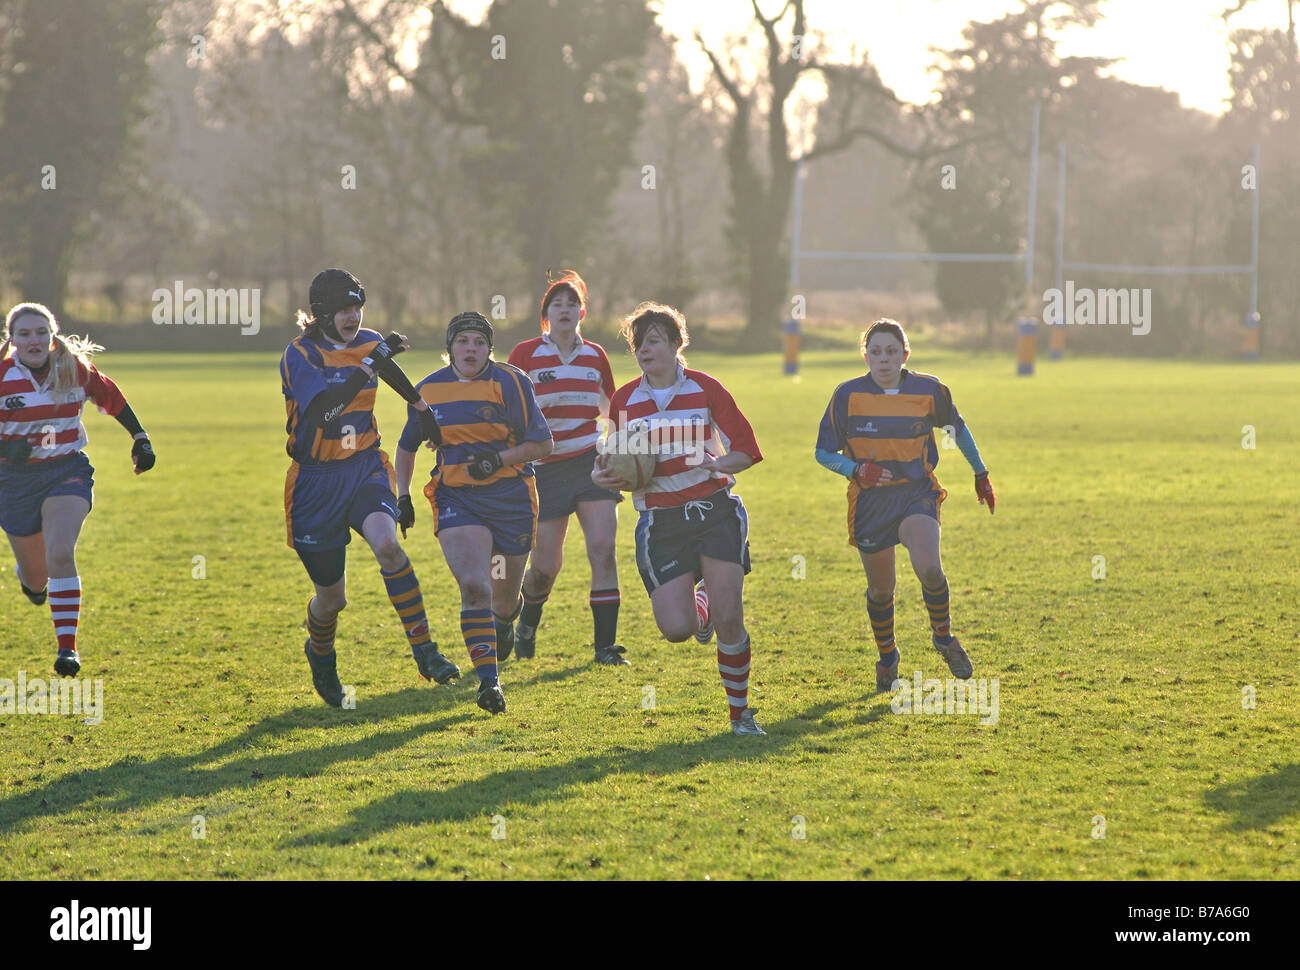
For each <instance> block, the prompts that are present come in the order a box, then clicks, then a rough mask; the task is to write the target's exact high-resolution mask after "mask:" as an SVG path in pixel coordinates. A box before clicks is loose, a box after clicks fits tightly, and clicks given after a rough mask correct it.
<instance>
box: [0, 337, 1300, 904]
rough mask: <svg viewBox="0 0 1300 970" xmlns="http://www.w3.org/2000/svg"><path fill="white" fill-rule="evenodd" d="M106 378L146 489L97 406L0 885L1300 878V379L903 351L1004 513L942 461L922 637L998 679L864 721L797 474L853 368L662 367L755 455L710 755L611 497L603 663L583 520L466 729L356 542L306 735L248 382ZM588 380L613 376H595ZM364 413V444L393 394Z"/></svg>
mask: <svg viewBox="0 0 1300 970" xmlns="http://www.w3.org/2000/svg"><path fill="white" fill-rule="evenodd" d="M100 363H101V365H102V367H103V368H104V369H105V371H106V372H107V373H108V374H109V375H110V376H112V377H113V378H115V379H116V380H117V381H118V383H119V384H120V385H121V386H122V387H123V389H124V390H125V391H126V393H127V395H128V397H129V398H130V399H131V401H132V403H133V405H134V407H135V409H136V411H137V413H138V414H140V416H141V417H142V419H143V420H144V423H145V426H146V427H148V428H149V429H150V431H151V433H152V435H153V437H154V441H155V445H156V448H157V451H158V455H159V463H158V467H157V468H156V469H155V470H154V471H153V472H151V473H149V474H148V475H145V476H141V477H138V478H137V477H134V476H132V475H131V474H130V462H129V458H128V452H129V447H128V440H127V436H126V435H125V434H124V433H123V432H122V431H121V429H120V428H119V427H118V426H117V425H116V423H115V422H113V421H111V420H109V419H107V418H104V417H103V416H101V415H98V414H96V413H94V412H93V409H90V413H89V414H88V415H87V418H86V420H87V425H88V428H89V432H90V436H91V445H90V448H89V449H88V453H89V455H90V458H91V461H92V463H93V464H94V465H95V466H96V468H97V472H96V479H97V481H96V490H95V492H96V499H97V503H98V504H97V506H96V508H95V510H94V512H93V513H92V514H91V516H90V518H89V519H88V521H87V526H86V529H85V531H84V533H83V536H82V540H81V544H80V546H79V566H80V571H81V574H82V577H83V582H84V586H85V605H84V607H83V609H84V612H83V620H82V626H81V647H82V657H83V664H84V669H83V678H84V679H87V680H93V679H95V678H101V679H102V681H103V687H104V717H103V721H102V723H99V724H87V723H85V720H86V719H85V718H82V717H78V716H74V715H67V716H49V715H46V716H40V715H34V714H27V715H18V714H0V747H2V748H3V751H4V752H5V757H4V758H3V759H0V849H2V850H3V853H4V858H5V860H6V876H7V877H9V878H23V879H32V878H51V877H52V878H59V879H63V878H128V879H136V878H164V879H208V878H240V879H249V878H274V877H280V878H293V879H300V878H394V877H401V878H407V877H417V878H424V877H432V878H444V879H459V878H474V879H502V878H566V879H567V878H582V879H610V878H619V879H624V878H679V879H702V878H706V877H708V878H711V879H746V878H756V879H805V878H831V879H839V878H848V879H856V878H873V879H916V878H945V879H946V878H994V879H1040V878H1065V879H1074V878H1079V879H1144V878H1152V879H1178V878H1191V879H1204V878H1216V877H1219V878H1232V879H1239V878H1263V879H1295V878H1297V877H1298V876H1300V864H1298V863H1297V858H1298V856H1297V851H1296V849H1297V840H1298V839H1300V755H1297V752H1296V746H1295V739H1296V737H1297V735H1298V734H1300V676H1297V671H1296V667H1297V648H1298V647H1300V552H1297V549H1298V548H1300V541H1298V536H1300V528H1298V526H1300V512H1298V511H1297V509H1298V508H1300V502H1298V501H1297V500H1298V499H1300V485H1298V484H1297V476H1296V471H1295V459H1294V446H1295V444H1296V441H1297V435H1298V432H1300V418H1297V412H1298V410H1300V409H1298V408H1297V405H1300V391H1298V390H1297V388H1300V366H1297V365H1295V364H1269V363H1261V364H1257V365H1245V364H1231V363H1225V364H1207V363H1188V362H1140V363H1139V362H1127V361H1122V360H1069V361H1065V362H1061V363H1048V362H1041V363H1040V365H1039V374H1038V376H1036V377H1034V378H1032V379H1025V378H1019V379H1018V378H1016V377H1014V376H1013V371H1014V362H1013V361H1011V360H1009V359H1007V358H1005V357H993V356H982V357H981V356H971V355H954V354H943V355H936V354H931V355H927V354H926V353H925V352H924V348H922V349H921V350H920V351H919V352H918V353H916V354H915V355H914V358H913V361H912V364H913V365H914V366H915V368H916V369H917V370H921V371H925V372H931V373H936V374H938V375H939V376H940V377H941V378H942V379H943V380H944V381H945V383H947V384H948V385H949V387H951V388H952V389H953V393H954V399H955V401H956V403H957V405H958V407H959V409H960V410H961V411H962V413H963V415H964V417H965V418H966V419H967V421H968V422H969V423H970V425H971V427H972V429H973V431H974V433H975V436H976V438H977V440H978V442H979V444H980V447H981V450H982V452H983V454H984V457H985V460H986V461H987V463H988V465H989V467H990V469H991V471H992V479H993V482H994V484H995V486H996V488H997V493H998V505H997V514H996V515H995V516H993V517H992V518H990V516H989V515H988V512H987V511H986V510H985V509H984V508H982V507H981V506H979V505H978V504H977V503H976V501H975V498H974V495H973V490H972V486H971V474H970V470H969V468H968V467H967V466H966V464H965V462H964V461H963V460H962V458H961V456H960V454H959V453H958V452H957V451H955V450H952V451H944V452H942V455H943V460H942V462H941V464H940V466H939V469H938V473H939V477H940V479H941V480H942V481H943V482H944V483H945V485H946V486H947V487H948V489H949V491H950V497H949V500H948V502H947V503H946V504H945V506H944V509H943V526H944V541H943V551H944V566H945V569H946V572H947V574H948V577H949V582H950V585H951V588H952V593H953V620H954V630H955V632H957V633H958V634H959V635H960V636H961V638H962V641H963V643H964V644H965V645H966V647H967V649H968V651H969V652H970V654H971V656H972V658H973V660H974V662H975V676H976V678H986V679H988V680H990V681H992V680H993V679H996V682H997V686H998V690H999V694H998V699H999V704H998V717H997V720H996V723H987V724H982V723H981V719H980V717H979V716H978V715H975V714H951V715H942V714H931V715H926V714H903V713H896V712H895V711H893V710H891V705H890V698H889V697H888V696H877V695H876V694H875V693H874V676H873V657H874V649H868V648H867V646H866V644H867V640H868V638H869V628H868V627H867V623H866V615H865V609H864V603H863V588H864V580H863V576H862V572H861V567H860V565H859V563H858V560H857V556H856V554H855V553H854V551H853V550H852V549H851V548H850V547H849V546H848V545H847V543H846V537H845V534H844V528H845V527H844V518H845V503H844V491H845V489H844V483H843V481H842V480H840V479H837V478H836V477H834V476H832V475H831V474H830V473H829V472H826V471H825V470H824V469H822V468H820V467H819V466H818V465H816V463H815V462H814V461H813V458H812V449H813V443H814V440H815V437H816V431H817V423H818V421H819V419H820V417H821V414H822V412H823V410H824V408H825V406H826V402H827V400H828V399H829V397H830V394H831V391H832V390H833V388H834V387H835V385H836V384H837V383H839V382H840V381H843V380H846V379H848V378H850V377H852V376H855V375H856V374H858V373H860V372H861V367H860V363H861V362H860V360H859V361H858V365H859V366H855V363H854V358H853V357H852V355H851V354H839V355H827V354H816V355H810V356H808V357H807V358H806V359H805V360H804V362H803V370H802V374H801V377H800V380H799V381H798V382H797V383H793V382H791V381H790V380H789V379H780V378H776V377H774V376H773V375H775V374H777V373H778V372H779V362H778V360H777V359H776V357H775V356H761V357H752V358H745V359H740V360H734V359H733V360H724V359H721V358H718V357H713V356H709V355H705V354H700V355H698V356H694V357H692V360H691V363H692V366H695V367H699V368H702V369H704V370H707V371H709V372H711V373H713V374H715V375H716V376H717V377H719V378H720V379H721V380H723V382H724V383H726V384H727V385H728V386H729V387H730V388H731V389H732V390H733V392H734V393H735V396H736V398H737V400H738V401H739V402H740V404H741V407H742V408H743V409H744V410H745V412H746V413H747V414H748V415H749V417H750V419H751V421H752V423H753V425H754V427H755V431H756V433H757V436H758V440H759V443H760V445H761V446H762V448H763V450H764V452H765V454H766V461H764V462H763V463H762V464H760V465H758V466H757V467H755V468H754V469H752V470H750V471H748V472H745V473H743V474H742V475H741V476H740V481H739V486H738V489H737V490H738V492H739V493H740V494H741V495H742V496H743V498H744V500H745V503H746V505H747V507H748V509H749V514H750V523H751V535H750V541H751V547H752V556H753V564H754V569H753V572H752V573H751V575H750V577H749V579H748V582H747V585H746V610H747V620H748V625H749V629H750V631H751V634H752V638H753V644H754V661H753V674H752V680H751V685H752V694H751V703H752V705H753V706H754V707H755V709H756V710H757V711H758V720H759V722H760V723H761V724H763V725H764V727H765V728H766V730H767V731H768V735H769V736H768V737H767V738H736V737H733V736H732V735H731V734H730V733H729V732H728V731H727V721H726V704H725V700H724V696H723V692H722V688H721V685H720V682H719V679H718V675H717V670H716V665H715V660H714V652H713V648H712V647H711V646H710V647H700V646H699V645H697V644H696V643H694V641H690V642H688V643H686V644H677V645H674V644H669V643H667V642H665V641H663V640H661V639H659V637H658V636H657V634H656V631H655V629H654V625H653V621H652V619H651V616H650V611H649V603H648V601H647V599H646V597H645V595H644V591H643V590H642V588H641V584H640V580H639V578H638V577H637V575H636V572H635V568H634V564H633V559H632V551H631V550H632V524H633V522H634V517H633V514H632V513H631V511H630V506H629V505H625V506H624V510H623V512H622V515H621V528H620V534H619V547H620V559H619V566H620V570H621V575H622V586H623V593H624V599H623V610H622V618H621V627H620V640H621V642H623V643H624V644H626V645H627V647H628V650H629V654H628V656H629V658H630V659H631V661H632V664H633V666H632V667H630V668H626V667H625V668H619V669H611V668H605V667H599V668H597V667H592V666H589V660H590V656H591V648H590V645H589V644H590V638H591V623H590V613H589V611H588V608H587V602H586V593H585V591H586V588H587V581H588V573H587V570H586V560H585V556H584V554H583V551H582V546H581V536H580V533H579V532H578V530H577V527H576V525H575V526H574V527H573V528H572V529H571V532H570V543H569V547H568V562H567V565H566V568H565V570H564V572H563V573H562V574H561V576H560V580H559V583H558V585H557V588H556V591H555V593H554V594H553V595H552V597H551V600H550V604H549V605H548V607H547V610H546V614H545V618H544V624H543V627H542V631H541V633H540V635H539V639H538V656H537V659H536V660H534V661H523V662H521V661H518V660H515V659H511V660H510V661H508V662H507V663H506V664H505V665H504V668H503V671H502V683H503V685H504V687H505V691H506V696H507V699H508V702H509V705H510V710H509V713H508V714H506V715H505V716H502V717H497V718H490V717H488V716H487V715H486V714H484V713H483V712H481V711H480V710H479V709H478V708H477V707H475V705H474V695H473V689H472V687H471V686H470V685H469V683H468V682H467V683H466V684H465V685H464V686H461V687H457V688H445V687H433V686H430V685H428V684H425V683H424V682H422V681H419V680H418V679H417V677H416V671H415V666H414V664H413V662H412V661H411V659H410V654H409V651H408V649H407V647H406V645H405V642H404V639H403V638H402V635H401V631H400V627H399V626H398V625H397V623H396V621H395V618H394V616H393V614H392V610H391V607H390V606H389V605H388V602H387V600H386V599H385V597H384V595H383V588H382V585H381V583H380V580H379V576H378V570H377V567H376V566H375V564H374V560H373V558H372V557H371V556H370V555H369V553H368V551H367V550H366V549H365V547H364V545H363V544H361V543H360V541H359V540H357V541H354V542H353V545H352V547H351V549H352V556H351V561H350V566H351V568H350V570H349V575H350V583H349V598H350V601H351V605H350V606H349V608H348V609H347V611H346V612H345V613H344V614H343V616H342V618H341V621H340V627H339V640H338V647H339V668H340V673H341V676H342V679H343V682H344V683H345V684H350V685H353V686H355V689H356V700H357V703H356V709H355V710H351V711H347V710H344V711H336V710H332V709H329V708H326V707H325V706H324V705H323V704H322V703H321V702H320V701H319V699H318V698H317V696H316V695H315V693H314V692H313V690H312V687H311V681H310V677H309V674H308V671H307V666H306V662H305V661H304V659H303V656H302V642H303V638H304V636H305V634H304V632H303V629H302V622H303V608H304V604H305V603H306V600H307V597H308V593H309V591H310V585H309V583H308V581H307V578H306V574H305V573H304V571H303V570H302V568H301V566H300V565H299V563H298V560H297V558H296V557H295V556H294V554H293V553H292V551H291V550H290V549H289V548H288V547H287V546H286V545H285V541H284V520H283V510H282V492H283V482H284V472H285V467H286V465H287V459H286V457H285V455H284V451H283V423H284V418H283V414H284V409H283V403H282V398H281V397H280V393H279V381H278V377H277V373H276V360H275V358H274V357H267V356H261V355H246V356H235V355H227V356H205V357H198V356H193V357H176V356H168V357H162V356H150V355H128V354H113V353H111V352H110V353H107V354H105V355H104V356H103V357H102V358H101V361H100ZM403 364H404V366H405V368H406V370H407V372H408V373H410V374H411V375H412V376H413V377H414V376H423V375H424V374H425V373H427V372H428V371H429V370H431V369H433V368H434V366H437V365H438V362H437V361H436V359H435V357H434V355H432V354H415V353H412V354H409V355H407V356H406V357H404V358H403ZM614 367H615V375H616V377H617V378H618V379H619V381H620V382H622V381H623V380H626V379H628V378H630V377H631V376H632V373H633V369H634V365H633V364H632V362H631V360H630V358H629V357H627V356H626V355H625V354H621V353H618V354H615V356H614ZM380 401H381V406H380V410H379V420H380V427H381V429H382V430H383V431H384V432H385V440H386V444H387V446H388V448H389V449H390V452H391V448H392V447H393V446H394V445H395V443H396V433H397V430H398V428H399V421H400V419H401V410H402V409H401V404H400V401H398V400H397V398H396V396H395V395H392V394H391V393H389V392H387V391H383V390H381V392H380ZM1247 425H1249V426H1251V427H1252V428H1253V429H1254V432H1255V436H1256V439H1255V442H1254V444H1255V447H1253V448H1244V447H1243V435H1244V432H1243V427H1244V426H1247ZM1247 443H1248V444H1249V442H1247ZM428 464H429V462H428V460H427V459H425V458H424V457H423V456H422V458H421V461H420V465H419V472H418V475H419V478H417V481H419V480H422V478H423V476H424V475H426V474H427V470H428ZM417 515H418V520H417V524H416V529H415V531H413V532H412V533H411V535H410V538H409V539H408V540H407V542H406V548H407V551H408V552H409V554H410V555H411V558H412V560H413V561H414V563H415V565H416V568H417V570H418V572H419V575H420V577H421V580H422V584H423V588H424V595H425V602H426V604H427V605H428V607H429V608H430V620H431V622H432V624H433V627H434V633H435V637H436V638H437V639H438V640H439V641H440V643H442V644H443V646H444V648H445V649H446V652H447V653H448V654H449V655H450V656H452V657H453V658H454V659H456V660H457V662H459V663H461V664H462V666H464V667H465V668H466V670H467V671H468V668H469V665H468V662H467V659H466V658H465V653H464V647H463V645H461V644H460V643H459V637H458V625H457V620H458V610H459V604H458V600H457V597H456V595H455V593H454V587H453V585H452V583H451V579H450V574H449V573H448V572H447V570H446V567H445V565H444V564H443V561H442V557H441V554H440V553H439V551H438V546H437V542H436V540H435V539H434V537H433V533H432V530H431V528H430V523H429V514H428V509H427V506H424V505H420V504H417ZM200 556H201V557H203V559H202V560H196V559H195V557H200ZM1099 556H1100V557H1104V578H1094V576H1095V575H1099V574H1100V569H1099V566H1100V565H1102V563H1101V562H1100V561H1099V560H1097V559H1096V558H1095V557H1099ZM797 557H802V558H797ZM903 562H905V560H903ZM801 567H802V568H801ZM196 573H203V574H205V578H195V575H196ZM801 574H802V576H803V578H799V576H800V575H801ZM0 602H2V603H3V616H4V623H3V627H2V631H3V632H2V633H0V678H9V679H15V678H16V677H17V676H18V674H19V672H20V671H22V672H24V673H25V676H26V677H28V678H34V677H45V676H47V674H48V673H49V672H50V664H51V663H52V660H53V649H52V632H51V629H50V620H49V613H48V611H47V610H44V609H42V610H38V609H35V608H33V607H31V606H29V605H28V604H27V603H26V601H25V600H24V599H23V598H22V597H21V595H20V594H19V591H18V588H17V583H16V581H15V580H14V578H13V575H12V572H11V571H10V569H9V567H8V566H5V567H4V568H2V569H0ZM897 604H898V608H897V633H898V639H899V646H900V649H901V652H902V665H903V670H904V671H905V672H907V673H909V674H910V672H911V671H913V670H917V669H919V670H921V671H922V673H923V676H925V677H947V676H948V675H947V671H946V668H945V667H944V666H943V664H942V662H941V661H940V660H939V658H938V656H937V655H936V654H935V653H934V652H933V651H932V650H931V649H930V647H929V637H928V627H927V624H926V621H925V618H924V617H925V612H924V606H923V603H922V602H921V598H920V588H919V584H918V583H917V581H916V578H915V577H914V576H913V575H912V574H911V571H910V569H909V568H907V567H906V566H905V565H900V575H899V585H898V595H897ZM471 679H472V676H471ZM1248 687H1249V688H1251V689H1250V690H1247V688H1248ZM647 688H653V697H654V702H655V706H654V707H653V708H647V707H643V703H644V702H645V701H646V698H647V697H648V696H649V694H650V692H649V691H648V690H647ZM1252 692H1253V706H1252V703H1251V702H1252ZM986 720H988V719H987V718H986ZM196 816H202V819H201V820H198V819H196ZM1097 816H1101V817H1103V819H1104V821H1103V820H1099V819H1098V818H1097ZM196 835H202V836H203V837H202V838H196V837H195V836H196ZM800 835H801V836H803V837H802V838H799V837H796V836H800ZM1097 836H1103V837H1097Z"/></svg>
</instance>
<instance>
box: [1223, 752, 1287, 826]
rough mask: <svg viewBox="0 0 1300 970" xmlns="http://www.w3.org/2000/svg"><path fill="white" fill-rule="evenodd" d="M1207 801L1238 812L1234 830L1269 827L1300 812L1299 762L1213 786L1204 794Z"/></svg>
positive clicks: (1224, 810) (1228, 811) (1232, 813)
mask: <svg viewBox="0 0 1300 970" xmlns="http://www.w3.org/2000/svg"><path fill="white" fill-rule="evenodd" d="M1205 803H1206V804H1207V805H1209V806H1210V807H1211V808H1214V809H1217V810H1218V811H1220V812H1223V813H1225V814H1230V815H1235V816H1236V818H1234V819H1233V821H1232V830H1233V831H1234V832H1241V831H1244V830H1246V829H1263V828H1268V827H1269V826H1270V825H1273V824H1275V823H1277V822H1280V821H1281V820H1282V819H1284V818H1286V817H1287V816H1288V815H1296V814H1300V764H1296V763H1293V764H1289V765H1284V766H1283V767H1281V768H1279V769H1278V770H1277V771H1275V772H1273V773H1272V774H1268V775H1259V776H1257V777H1255V778H1246V779H1244V780H1242V781H1235V782H1233V783H1232V784H1230V785H1220V786H1219V787H1218V788H1212V789H1210V790H1209V791H1207V792H1206V793H1205Z"/></svg>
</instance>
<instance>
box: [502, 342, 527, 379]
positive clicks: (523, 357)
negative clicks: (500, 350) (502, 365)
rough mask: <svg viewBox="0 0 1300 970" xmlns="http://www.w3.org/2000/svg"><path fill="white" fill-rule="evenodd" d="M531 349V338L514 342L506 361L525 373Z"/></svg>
mask: <svg viewBox="0 0 1300 970" xmlns="http://www.w3.org/2000/svg"><path fill="white" fill-rule="evenodd" d="M531 349H532V341H531V340H521V341H519V343H517V344H515V347H514V350H512V351H510V356H509V357H508V358H507V363H509V364H510V365H511V366H513V367H518V368H519V369H520V370H521V371H523V372H524V373H525V374H527V373H528V357H529V352H530V350H531Z"/></svg>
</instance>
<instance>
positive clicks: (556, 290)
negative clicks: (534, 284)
mask: <svg viewBox="0 0 1300 970" xmlns="http://www.w3.org/2000/svg"><path fill="white" fill-rule="evenodd" d="M561 290H569V291H570V292H571V293H572V294H573V295H574V296H575V297H577V298H578V306H579V307H581V308H582V309H583V310H586V309H587V284H586V281H584V280H583V278H582V277H581V276H579V275H578V274H577V272H575V271H574V270H571V269H566V270H565V271H564V272H562V273H561V274H560V275H559V276H557V277H556V278H555V279H553V280H551V285H550V286H548V287H547V288H546V295H545V296H544V297H542V333H550V332H551V323H550V321H549V320H547V319H546V311H547V310H548V309H550V306H551V301H552V300H554V299H555V298H556V297H557V296H559V295H560V291H561Z"/></svg>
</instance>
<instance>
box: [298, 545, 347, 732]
mask: <svg viewBox="0 0 1300 970" xmlns="http://www.w3.org/2000/svg"><path fill="white" fill-rule="evenodd" d="M298 558H299V559H301V560H302V564H303V565H304V566H305V567H306V569H307V575H308V576H310V577H311V581H312V586H313V587H315V591H316V594H315V595H314V596H312V597H311V599H309V600H307V642H306V643H305V644H303V654H304V655H305V656H306V657H307V663H308V664H309V665H310V667H311V680H312V686H313V687H315V688H316V693H317V694H319V695H320V699H321V700H323V701H324V702H325V703H326V704H328V705H329V706H330V707H340V706H342V704H343V683H342V682H341V681H340V680H339V674H338V655H337V654H336V653H335V651H334V638H335V635H336V634H337V633H338V628H339V614H340V613H342V612H343V610H344V609H345V608H346V607H347V605H348V597H347V547H346V546H336V547H334V548H332V549H313V550H310V551H306V550H302V549H299V550H298Z"/></svg>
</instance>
